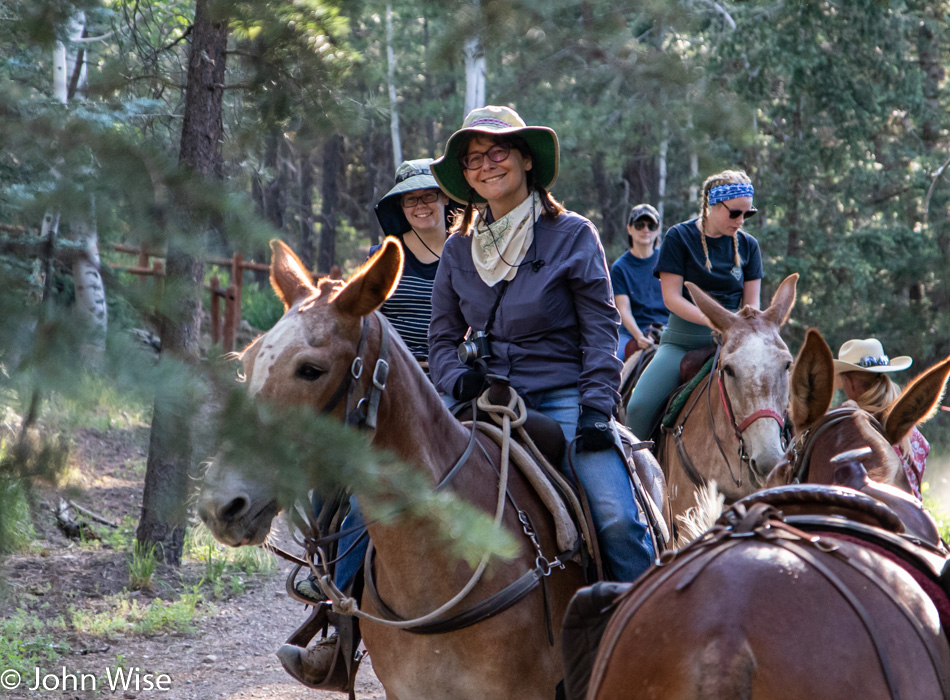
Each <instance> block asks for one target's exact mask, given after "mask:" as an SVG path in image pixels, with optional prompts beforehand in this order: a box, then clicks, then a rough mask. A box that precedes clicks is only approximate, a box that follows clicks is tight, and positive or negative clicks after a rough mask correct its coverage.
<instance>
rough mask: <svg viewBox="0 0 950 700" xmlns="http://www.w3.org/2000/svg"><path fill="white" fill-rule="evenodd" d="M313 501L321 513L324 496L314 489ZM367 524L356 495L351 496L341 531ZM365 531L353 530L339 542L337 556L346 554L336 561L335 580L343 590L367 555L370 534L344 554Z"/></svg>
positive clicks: (314, 508)
mask: <svg viewBox="0 0 950 700" xmlns="http://www.w3.org/2000/svg"><path fill="white" fill-rule="evenodd" d="M311 501H312V502H313V512H314V513H319V512H320V509H321V508H322V507H323V497H322V496H321V495H320V494H318V493H317V492H316V491H314V492H313V495H312V496H311ZM365 524H366V521H365V520H364V519H363V514H362V513H361V512H360V507H359V505H357V503H356V496H350V512H349V513H347V515H346V517H345V518H343V523H342V524H341V525H340V531H341V532H342V531H343V530H346V529H347V528H351V527H363V526H364V525H365ZM363 533H364V531H362V530H357V531H356V532H351V533H350V534H348V535H344V536H343V537H341V538H340V540H339V542H337V549H336V551H337V556H338V557H339V556H340V555H344V556H343V557H342V558H341V559H340V561H338V562H337V563H336V571H334V573H333V582H334V583H335V584H336V585H337V588H339V589H340V590H341V591H345V590H346V587H347V586H348V585H350V581H352V579H353V576H354V575H355V574H356V572H357V571H358V570H359V568H360V565H361V564H362V563H363V558H364V557H365V556H366V547H367V545H368V544H369V535H365V536H364V537H363V539H362V541H361V542H360V543H359V544H358V545H356V546H355V547H353V549H352V551H350V552H348V553H346V554H344V552H347V550H349V549H350V547H352V546H353V543H354V542H356V540H357V539H359V537H360V536H361V535H363Z"/></svg>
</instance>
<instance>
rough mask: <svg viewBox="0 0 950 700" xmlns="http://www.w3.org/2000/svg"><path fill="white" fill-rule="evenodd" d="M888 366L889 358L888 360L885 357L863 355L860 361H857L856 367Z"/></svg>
mask: <svg viewBox="0 0 950 700" xmlns="http://www.w3.org/2000/svg"><path fill="white" fill-rule="evenodd" d="M890 364H891V358H889V357H888V356H887V355H881V356H880V357H872V356H871V355H865V356H864V357H862V358H861V359H860V360H858V367H887V366H888V365H890Z"/></svg>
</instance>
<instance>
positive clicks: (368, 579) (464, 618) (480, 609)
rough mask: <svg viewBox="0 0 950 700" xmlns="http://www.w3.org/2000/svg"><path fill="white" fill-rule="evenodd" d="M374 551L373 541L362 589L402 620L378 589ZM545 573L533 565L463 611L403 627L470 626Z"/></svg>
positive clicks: (432, 630) (439, 630)
mask: <svg viewBox="0 0 950 700" xmlns="http://www.w3.org/2000/svg"><path fill="white" fill-rule="evenodd" d="M375 551H376V550H375V549H374V548H373V546H372V542H371V543H370V546H369V549H368V550H367V552H366V565H365V567H364V580H365V585H364V589H363V591H364V593H365V595H366V597H367V598H369V600H370V601H371V602H372V604H373V606H374V607H375V608H376V609H377V610H378V611H379V614H380V615H381V616H382V617H385V618H388V619H390V620H393V621H398V622H402V621H403V620H405V618H403V617H401V616H400V615H399V614H398V613H396V612H395V611H394V610H393V609H392V608H390V607H389V606H388V605H387V604H386V603H385V602H384V601H383V599H382V598H381V597H380V596H379V591H378V590H377V588H376V580H375V576H374V575H373V559H374V558H375ZM543 577H544V574H543V571H542V570H541V567H537V568H534V569H531V570H530V571H527V572H525V574H524V575H523V576H521V578H519V579H518V580H516V581H515V582H514V583H511V584H509V585H508V586H506V587H505V588H503V589H501V590H500V591H498V592H496V593H493V594H492V595H490V596H488V597H487V598H485V599H484V600H482V601H480V602H478V603H477V604H475V605H473V606H472V607H471V608H469V609H467V610H465V611H463V612H461V613H458V614H456V615H452V616H451V617H447V618H444V619H441V620H432V621H431V622H424V623H422V624H420V625H416V626H414V627H404V628H402V629H403V630H404V631H406V632H413V633H415V634H444V633H446V632H454V631H456V630H460V629H464V628H465V627H471V626H472V625H474V624H477V623H479V622H482V621H483V620H487V619H488V618H490V617H493V616H494V615H497V614H498V613H500V612H502V611H504V610H507V609H508V608H510V607H511V606H512V605H514V604H515V603H517V602H519V601H520V600H521V599H522V598H524V597H525V596H526V595H528V594H529V593H530V592H531V591H533V590H534V589H535V588H537V587H538V584H540V583H541V579H542V578H543Z"/></svg>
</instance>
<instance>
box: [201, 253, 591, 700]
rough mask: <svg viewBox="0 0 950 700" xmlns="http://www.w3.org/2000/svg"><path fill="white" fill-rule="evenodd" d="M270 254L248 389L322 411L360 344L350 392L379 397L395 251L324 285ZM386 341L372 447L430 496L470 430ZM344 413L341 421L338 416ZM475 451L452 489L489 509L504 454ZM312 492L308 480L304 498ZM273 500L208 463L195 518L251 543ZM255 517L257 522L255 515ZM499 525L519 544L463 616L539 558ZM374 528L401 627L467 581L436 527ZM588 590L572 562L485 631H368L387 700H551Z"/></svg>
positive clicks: (529, 506)
mask: <svg viewBox="0 0 950 700" xmlns="http://www.w3.org/2000/svg"><path fill="white" fill-rule="evenodd" d="M272 249H273V261H272V267H271V279H272V283H273V285H274V288H275V289H276V290H277V292H278V294H279V296H280V297H281V299H282V300H283V302H284V305H285V307H286V308H287V312H286V313H285V314H284V316H283V318H281V320H280V321H279V322H278V323H277V324H276V325H275V326H274V328H273V329H271V330H270V331H268V332H267V333H265V334H264V335H263V336H261V337H260V338H259V339H258V340H257V341H255V342H254V343H253V344H251V345H250V346H249V347H248V348H247V349H246V350H245V351H244V353H243V355H242V363H243V366H244V372H245V375H246V383H247V386H248V390H249V391H250V392H251V393H252V395H254V396H256V397H257V398H259V399H261V400H265V401H270V402H277V403H280V404H282V405H305V406H310V407H313V408H314V409H316V410H318V411H319V410H320V409H321V408H322V407H324V406H325V405H326V404H327V403H328V401H329V400H330V398H331V395H332V394H333V393H334V390H335V388H336V387H338V386H340V385H341V382H343V381H344V377H345V376H346V375H347V373H348V372H350V371H351V367H352V366H353V363H354V358H355V357H356V356H357V355H358V354H359V353H360V348H361V347H363V345H365V348H364V350H363V351H362V356H363V364H364V367H365V369H364V371H363V372H362V374H361V376H360V377H359V378H357V379H355V380H354V384H355V386H356V394H357V395H358V396H363V395H364V394H366V393H367V392H370V393H371V392H372V389H371V381H372V379H373V378H374V377H375V376H376V372H375V371H374V370H373V368H374V363H375V362H376V358H378V357H379V355H380V339H381V332H382V325H381V324H385V323H386V321H384V320H383V319H382V317H380V316H379V315H377V314H374V313H373V312H374V310H375V309H377V308H378V307H379V306H380V305H381V304H382V303H383V301H384V300H385V299H386V297H387V296H388V294H389V293H390V292H391V291H392V289H393V288H394V287H395V286H396V284H397V283H398V280H399V275H400V270H401V269H402V252H401V249H400V246H399V245H398V244H396V242H395V241H393V240H391V239H387V240H386V241H385V242H384V244H383V246H382V248H381V249H380V251H379V252H378V253H377V254H376V255H375V256H374V257H373V258H372V259H371V260H370V261H369V262H368V263H367V264H366V265H365V266H364V267H363V268H362V269H361V270H360V271H359V272H358V273H357V274H355V275H354V276H353V277H352V278H351V279H350V280H349V282H347V283H346V284H345V285H343V286H340V285H339V284H331V283H329V282H327V281H323V282H321V283H319V284H318V285H317V286H314V284H313V283H312V281H311V278H310V275H309V273H308V272H307V270H306V268H305V267H304V266H303V265H302V264H301V263H300V261H299V260H298V259H297V257H296V256H295V255H294V254H293V253H292V252H291V251H290V249H289V248H287V246H285V245H284V244H282V243H280V242H277V241H275V242H273V243H272ZM364 327H365V329H366V331H365V332H364ZM361 338H362V344H363V345H361ZM391 341H392V347H391V350H390V357H389V372H388V377H386V378H385V382H384V383H385V390H384V391H382V392H381V394H379V395H378V396H377V399H378V411H377V420H378V427H377V429H376V431H375V433H374V434H373V440H372V442H373V445H374V446H375V447H378V448H381V449H385V450H389V451H391V452H392V453H395V454H396V455H398V456H399V457H400V458H401V459H403V460H404V461H406V462H408V463H410V464H412V465H414V466H415V467H416V468H418V469H419V470H420V472H421V473H422V474H423V475H425V477H426V478H427V479H428V481H429V483H430V484H432V485H433V486H435V485H436V484H438V483H439V482H440V480H441V479H442V478H443V477H444V476H445V474H446V472H447V471H448V470H449V469H450V468H451V467H452V465H453V464H455V463H456V461H457V460H458V459H459V456H460V455H462V454H463V453H464V452H465V451H466V447H467V446H468V443H469V437H470V433H469V431H468V430H467V429H466V428H464V427H463V426H462V425H461V424H459V423H458V422H457V421H456V420H455V419H454V418H453V417H452V415H451V414H450V413H449V411H448V410H447V409H446V408H445V406H444V405H443V403H442V401H441V399H440V398H439V396H438V394H437V393H436V391H435V389H434V388H433V387H432V385H431V383H430V382H429V380H428V379H427V378H426V376H425V375H424V374H423V372H422V370H421V369H420V367H419V365H418V363H417V362H416V361H415V360H414V359H413V357H412V355H411V354H410V353H409V352H408V350H406V348H405V346H404V345H403V344H402V342H401V341H399V340H398V338H396V337H395V336H393V338H392V339H391ZM345 403H347V402H346V401H343V402H341V403H340V405H339V406H337V407H336V410H335V411H334V415H337V416H339V417H340V418H341V419H342V417H343V414H344V412H345V411H346V408H345V407H344V405H343V404H345ZM370 403H372V402H370ZM350 408H355V406H351V407H350ZM480 442H482V447H483V448H484V450H482V449H477V448H476V449H475V450H474V451H473V452H472V453H471V457H470V458H469V460H468V462H466V463H465V464H464V466H463V467H462V468H460V469H459V470H458V471H457V472H456V473H455V475H454V477H453V481H452V488H453V490H454V491H455V493H456V494H458V495H460V496H462V497H463V498H465V499H466V500H468V501H469V502H470V503H473V504H475V505H476V506H477V507H479V508H482V509H484V510H485V511H488V512H493V510H494V508H495V505H496V499H497V498H498V477H497V475H496V469H495V466H494V464H493V462H494V463H497V460H498V455H499V452H500V450H499V448H498V447H497V446H495V445H494V443H493V442H491V441H490V440H484V441H481V440H480ZM486 455H488V456H490V458H491V459H489V458H488V457H486ZM307 486H308V485H307V484H301V490H305V489H306V488H307ZM509 489H510V493H511V496H512V499H513V500H514V502H516V503H517V504H518V506H519V507H520V508H521V509H522V510H523V511H525V513H526V514H527V516H528V517H529V518H530V521H531V522H532V523H533V524H534V526H535V528H536V530H537V535H538V539H539V541H540V545H541V549H542V550H543V552H544V553H545V554H547V555H548V556H549V558H553V556H554V554H556V553H557V547H556V545H555V535H554V532H553V524H552V518H551V517H550V515H549V514H548V513H547V511H546V510H545V508H544V507H543V506H542V504H541V502H540V500H539V499H538V497H537V496H536V494H535V492H534V490H533V489H532V488H531V486H530V485H528V483H527V482H526V481H525V480H524V478H523V477H522V476H521V475H520V473H519V472H518V470H516V469H514V468H512V469H511V472H510V483H509ZM358 495H359V494H358ZM274 497H275V496H274V494H273V493H272V492H271V491H269V490H268V488H267V487H265V486H264V485H262V484H261V483H259V482H257V481H255V480H254V478H253V477H252V476H249V475H247V474H244V473H237V472H236V470H234V469H233V468H232V469H229V468H228V467H227V465H223V464H214V465H212V467H211V468H209V470H208V473H207V475H206V482H205V485H204V488H203V490H202V494H201V497H200V501H199V506H200V508H199V510H200V513H201V515H202V518H203V519H204V520H205V522H206V523H207V524H208V526H209V527H210V528H211V530H212V532H213V533H215V536H216V537H218V539H220V540H221V541H223V542H225V543H228V544H232V545H238V544H254V543H256V542H260V541H261V540H262V539H263V537H265V536H266V533H267V531H268V529H269V525H270V519H271V518H272V517H273V515H274V509H273V508H267V507H265V506H266V504H268V503H270V502H272V501H273V499H274ZM259 512H260V513H261V516H260V517H256V516H255V514H257V513H259ZM503 525H504V527H505V529H507V530H508V532H509V533H510V534H511V535H512V537H514V538H515V540H516V541H517V542H518V543H519V545H520V550H519V554H518V556H517V557H515V558H514V559H512V560H510V561H504V562H502V561H494V562H492V566H491V568H490V569H489V571H488V573H486V575H485V576H483V577H482V578H481V579H480V580H479V582H478V584H477V585H476V586H475V588H474V589H473V590H472V591H471V593H470V594H469V595H468V596H466V597H465V598H464V600H463V601H462V603H461V604H460V606H459V610H464V609H467V608H470V607H472V606H473V605H475V604H477V603H478V602H480V601H483V600H485V599H487V598H489V596H491V595H492V594H494V593H497V592H498V591H501V590H502V589H505V588H506V587H507V586H508V585H509V584H512V583H513V582H515V581H517V580H519V579H521V578H522V577H523V576H524V575H525V574H526V573H527V572H531V571H532V570H533V569H535V566H536V556H537V552H536V550H535V548H534V546H533V545H532V543H531V542H530V540H529V538H528V537H526V536H525V533H524V529H523V527H522V524H521V523H520V522H519V518H518V514H517V513H516V512H515V510H514V508H512V507H510V505H509V506H506V507H505V511H504V516H503ZM368 527H369V534H370V537H371V540H372V543H373V545H374V547H375V551H376V563H375V569H374V575H375V583H376V587H377V590H378V593H379V599H380V600H382V601H384V602H385V604H386V605H387V606H388V607H389V608H391V609H392V610H393V611H395V612H396V613H397V614H398V615H400V616H402V617H404V618H416V617H419V616H422V615H425V614H427V613H429V612H431V611H433V610H434V609H436V608H438V607H439V606H441V605H442V604H443V603H445V602H446V601H449V600H450V599H452V598H453V597H454V596H456V594H457V593H458V592H459V591H460V589H462V587H463V586H464V585H465V584H466V582H467V581H468V580H469V579H470V577H471V576H472V568H471V567H470V566H469V565H468V564H466V563H465V562H460V561H459V560H458V559H457V558H456V557H455V556H453V555H452V553H451V551H450V546H449V544H448V543H447V542H446V539H447V538H446V537H445V535H444V533H441V532H439V531H437V530H436V525H435V524H433V523H430V522H424V521H420V520H418V519H411V518H409V517H406V516H402V517H398V516H397V517H395V518H394V519H392V520H389V521H386V522H385V523H384V522H376V523H370V524H369V526H368ZM583 583H584V580H583V576H582V572H581V569H580V567H579V566H577V565H576V564H573V563H571V562H568V563H567V564H566V568H565V569H559V570H555V571H553V573H551V575H550V576H549V577H547V578H544V584H543V585H542V586H538V587H536V588H534V589H533V590H531V592H530V593H528V594H527V595H526V597H524V598H523V599H521V600H520V602H518V603H516V604H514V605H512V606H511V607H509V608H507V609H505V610H504V611H502V612H500V613H498V614H497V615H495V616H494V617H491V618H490V619H487V620H484V621H482V622H479V623H478V624H474V625H472V626H469V627H465V628H464V629H460V630H457V631H450V632H445V633H441V634H426V635H421V634H413V633H409V632H406V631H403V630H401V629H397V628H394V627H390V626H387V625H386V624H381V623H377V622H370V621H362V622H361V623H360V625H361V630H362V633H363V640H364V642H365V645H366V649H367V650H368V651H369V653H370V655H371V656H372V659H373V667H374V669H375V672H376V674H377V676H378V677H379V679H380V682H381V683H382V684H383V686H384V687H385V689H386V695H387V697H388V698H390V700H398V699H399V698H402V699H403V700H406V699H414V698H437V697H446V698H449V697H450V698H458V699H465V698H473V699H474V698H486V697H493V698H525V699H535V698H537V699H538V700H542V699H544V700H549V699H550V698H553V697H554V694H555V686H556V685H557V684H558V682H559V681H560V679H561V678H562V676H563V665H562V662H561V656H560V645H559V636H560V630H559V629H558V627H559V625H558V624H557V622H558V621H559V620H560V619H561V617H562V616H563V614H564V610H565V608H566V606H567V603H568V601H569V600H570V598H571V596H572V595H573V593H574V592H575V591H576V590H577V589H578V588H579V587H580V586H581V585H583ZM375 602H376V599H370V598H368V597H367V596H365V595H364V597H363V600H362V601H361V602H360V607H361V609H362V610H363V611H364V612H368V613H371V614H374V615H380V614H381V611H380V609H379V607H378V606H377V605H376V604H375ZM546 618H547V619H550V620H553V621H554V623H553V627H554V631H553V634H554V640H553V641H554V643H553V644H552V643H551V641H550V640H549V638H548V625H547V624H546Z"/></svg>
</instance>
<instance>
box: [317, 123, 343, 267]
mask: <svg viewBox="0 0 950 700" xmlns="http://www.w3.org/2000/svg"><path fill="white" fill-rule="evenodd" d="M342 177H343V137H342V136H339V135H337V136H331V137H330V140H329V141H327V142H326V144H324V146H323V187H322V196H323V204H322V207H321V210H320V252H319V254H318V255H317V270H319V271H320V273H321V274H326V273H328V272H329V271H330V268H331V267H333V265H334V264H336V224H337V211H338V209H339V199H340V179H341V178H342Z"/></svg>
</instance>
